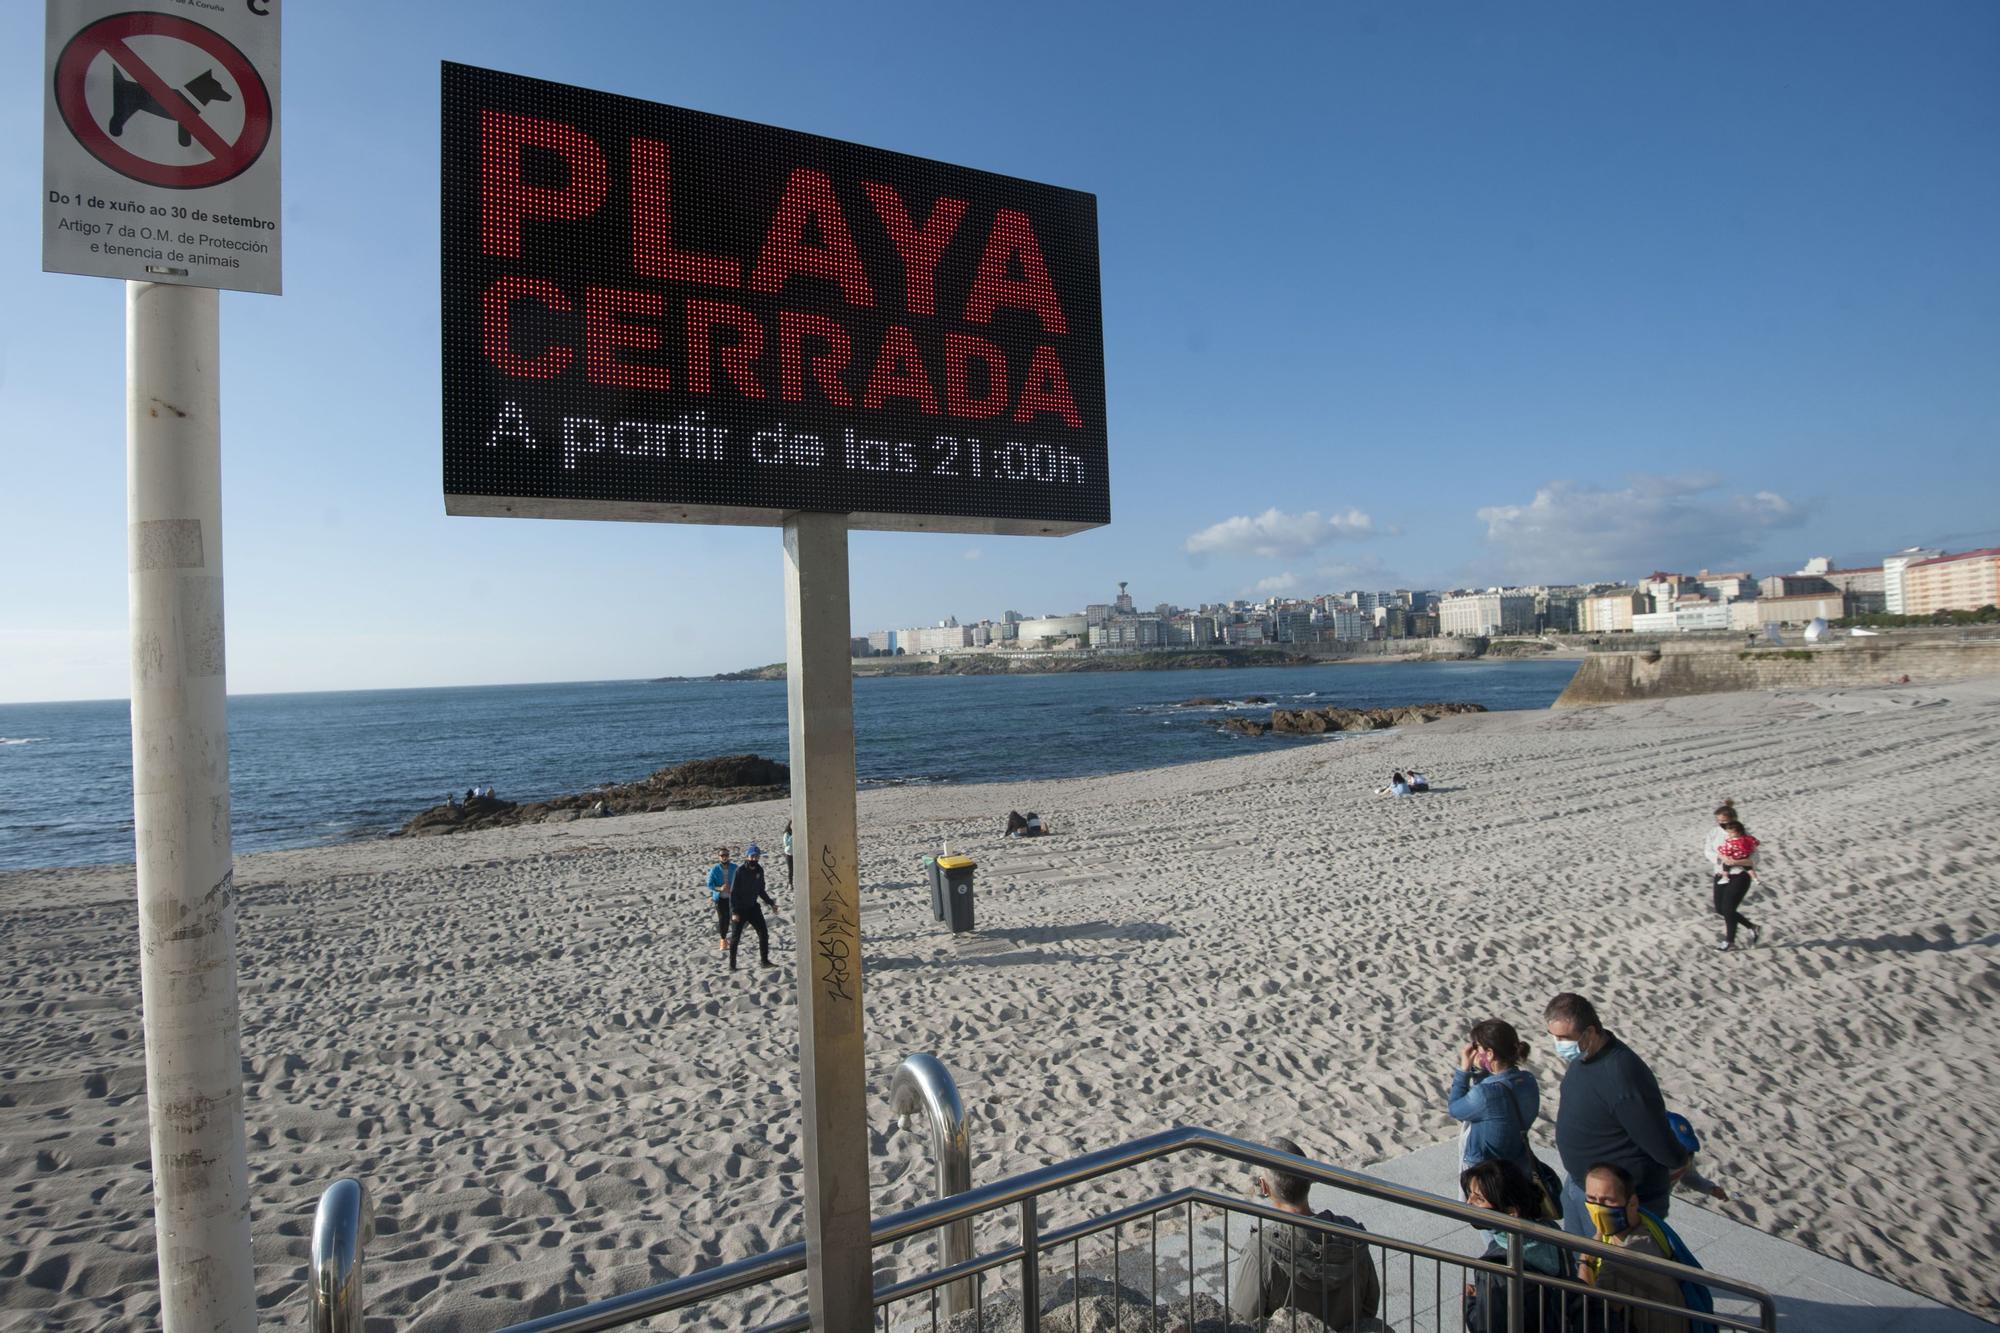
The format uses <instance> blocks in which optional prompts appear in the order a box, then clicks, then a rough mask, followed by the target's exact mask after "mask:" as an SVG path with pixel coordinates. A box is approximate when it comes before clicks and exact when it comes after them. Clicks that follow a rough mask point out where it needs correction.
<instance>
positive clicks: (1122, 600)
mask: <svg viewBox="0 0 2000 1333" xmlns="http://www.w3.org/2000/svg"><path fill="white" fill-rule="evenodd" d="M1113 605H1114V606H1116V607H1117V608H1118V613H1119V614H1120V615H1126V616H1129V615H1132V614H1134V608H1133V606H1132V594H1131V593H1129V592H1126V591H1125V584H1124V583H1123V582H1120V583H1119V585H1118V600H1117V601H1116V602H1114V603H1113Z"/></svg>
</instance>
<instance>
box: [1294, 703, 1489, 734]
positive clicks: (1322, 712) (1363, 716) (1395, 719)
mask: <svg viewBox="0 0 2000 1333" xmlns="http://www.w3.org/2000/svg"><path fill="white" fill-rule="evenodd" d="M1485 711H1486V705H1484V704H1404V705H1401V706H1399V707H1396V708H1279V709H1275V710H1273V711H1272V713H1271V730H1272V731H1275V732H1278V733H1279V734H1281V735H1286V736H1322V735H1325V734H1326V733H1327V732H1329V731H1387V730H1388V729H1389V728H1390V727H1416V726H1422V725H1423V724H1424V723H1426V722H1435V721H1437V720H1438V719H1439V718H1441V717H1451V716H1453V715H1454V714H1457V713H1483V712H1485Z"/></svg>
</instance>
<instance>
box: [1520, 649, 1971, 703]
mask: <svg viewBox="0 0 2000 1333" xmlns="http://www.w3.org/2000/svg"><path fill="white" fill-rule="evenodd" d="M1989 675H2000V638H1980V639H1970V640H1944V639H1920V640H1901V639H1889V638H1881V639H1838V640H1830V641H1827V642H1824V643H1818V644H1810V645H1788V646H1763V647H1746V646H1745V645H1744V641H1743V640H1742V639H1740V638H1732V639H1731V640H1730V641H1729V642H1727V643H1722V642H1715V641H1709V642H1699V643H1686V644H1679V643H1666V644H1661V645H1659V646H1657V647H1653V648H1647V649H1637V650H1634V651H1631V652H1610V653H1606V652H1595V653H1592V654H1590V656H1589V657H1587V658H1585V659H1584V661H1583V665H1582V666H1580V667H1579V668H1578V669H1577V673H1576V675H1575V676H1574V677H1572V678H1571V680H1570V683H1569V685H1568V687H1567V688H1565V689H1564V690H1563V692H1562V694H1561V695H1560V696H1559V697H1558V698H1557V699H1556V702H1555V706H1556V707H1557V708H1581V707H1591V706H1594V705H1599V704H1623V703H1633V702H1635V701H1638V700H1642V699H1671V698H1678V697H1683V696H1686V695H1694V694H1726V693H1730V692H1732V691H1737V690H1788V689H1789V690H1818V689H1844V688H1852V687H1856V686H1863V685H1887V684H1896V683H1901V682H1902V680H1903V678H1904V677H1906V676H1907V677H1908V678H1909V683H1910V684H1913V685H1935V684H1938V683H1940V682H1943V681H1948V680H1963V679H1965V678H1966V677H1968V676H1989Z"/></svg>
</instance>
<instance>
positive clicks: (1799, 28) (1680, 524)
mask: <svg viewBox="0 0 2000 1333" xmlns="http://www.w3.org/2000/svg"><path fill="white" fill-rule="evenodd" d="M42 17H43V16H42V13H41V9H40V7H39V6H33V5H16V6H10V7H7V8H6V9H5V11H4V12H0V38H4V39H5V51H6V53H7V54H6V55H5V57H4V60H5V61H6V62H8V63H6V64H5V65H0V68H4V69H5V70H6V71H7V72H8V73H10V74H11V75H12V78H11V80H10V86H13V87H15V88H17V89H34V88H38V87H39V85H40V78H41V74H40V69H41V65H40V62H41V59H42V45H43V33H42ZM391 23H393V24H394V25H395V26H394V31H396V32H397V33H398V36H399V40H398V42H397V43H395V44H394V45H393V46H391V47H390V48H387V49H383V48H382V47H381V44H380V43H379V42H375V41H371V40H370V34H372V33H374V32H378V31H381V30H384V29H385V28H386V25H389V24H391ZM286 24H287V30H286V35H287V38H288V40H287V42H286V49H285V61H286V65H285V79H284V96H285V104H284V107H283V112H282V115H283V134H284V161H285V170H286V183H285V200H286V204H285V207H286V219H285V221H286V294H285V295H284V296H283V297H258V296H247V295H240V294H234V293H232V294H228V295H225V296H224V297H223V299H222V382H223V393H224V398H223V456H224V464H223V466H224V497H223V505H224V522H225V528H226V534H225V568H226V578H227V591H226V597H227V619H228V631H229V643H228V653H229V678H230V684H231V687H232V688H233V689H234V690H235V691H237V692H241V693H263V692H272V691H287V690H310V689H342V688H356V689H359V688H375V687H404V686H422V685H434V684H437V685H441V684H480V683H501V682H516V681H547V680H577V679H603V678H632V677H640V676H648V675H658V674H688V675H697V674H707V673H712V672H715V671H723V670H730V669H734V668H736V667H739V666H741V665H743V664H744V663H746V662H753V661H770V660H774V659H776V658H778V657H780V656H782V653H783V637H782V630H781V626H782V623H783V615H782V603H781V600H780V589H779V572H780V568H781V564H780V554H779V542H778V538H777V534H776V533H775V532H772V531H757V530H749V529H729V528H691V527H675V526H657V527H655V526H646V525H636V524H610V523H607V524H592V523H575V522H568V523H562V522H550V523H529V522H520V521H508V520H496V519H472V518H457V519H448V518H447V517H446V516H445V515H444V512H443V504H442V496H441V488H440V478H439V454H440V444H439V396H440V395H439V385H438V380H439V364H438V359H439V353H438V346H439V344H438V326H437V292H438V267H437V262H438V260H437V249H436V245H437V240H436V238H437V198H438V174H437V168H438V161H437V141H436V138H435V135H436V125H437V89H438V62H439V61H441V60H447V59H449V60H455V61H464V62H468V63H474V64H479V65H482V66H485V67H489V68H494V69H500V70H507V71H512V72H517V73H521V74H526V75H534V76H539V77H544V78H550V79H555V80H558V81H563V82H569V83H574V84H578V85H582V86H586V87H592V88H601V89H604V90H607V91H611V92H617V93H624V94H630V95H634V96H640V97H647V98H653V99H657V100H661V101H667V102H672V103H675V104H678V105H684V106H688V107H693V108H697V109H701V110H707V111H712V112H716V113H719V114H724V115H731V116H738V117H742V118H744V119H748V120H753V121H758V122H761V123H767V124H774V125H780V126H785V127H790V128H797V129H803V130H810V131H814V132H817V133H822V134H826V135H830V136H833V137H837V138H842V139H847V140H851V141H854V142H858V143H864V144H870V145H875V146H880V147H883V148H887V149H891V150H896V151H901V152H908V153H913V154H916V155H919V156H925V157H931V158H936V159H938V160H942V161H946V162H952V163H962V164H965V165H968V166H973V167H977V168H980V169H983V170H988V171H994V172H999V173H1005V174H1010V175H1018V176H1021V177H1024V178H1028V179H1032V180H1038V181H1046V182H1049V183H1052V184H1056V185H1061V186H1066V187H1072V188H1077V189H1083V190H1088V191H1091V192H1092V193H1094V194H1095V195H1096V196H1097V199H1098V208H1099V218H1100V222H1099V227H1100V249H1101V253H1102V256H1103V309H1104V325H1105V339H1106V342H1105V355H1106V376H1107V385H1108V418H1109V423H1110V438H1111V491H1112V496H1111V512H1112V522H1111V525H1110V526H1109V527H1108V528H1104V529H1100V530H1096V531H1092V532H1089V533H1085V534H1082V535H1079V536H1076V537H1070V538H1065V539H1062V540H1060V541H1052V540H1040V539H1026V538H980V539H966V538H959V537H940V536H932V535H921V534H919V535H904V534H875V533H870V534H858V535H857V536H856V537H855V538H854V539H853V542H852V573H853V578H852V584H853V594H852V595H853V610H854V619H855V621H856V624H857V625H870V624H883V625H886V624H895V623H898V622H899V621H909V620H913V619H916V618H919V617H922V618H926V619H927V618H930V617H929V616H928V615H926V613H927V612H929V611H930V610H931V609H933V608H940V609H944V610H949V609H950V608H951V607H954V606H959V607H968V608H969V607H976V606H992V607H995V608H1004V607H1006V606H1007V605H1009V604H1010V602H1018V601H1019V600H1020V599H1021V598H1022V596H1023V595H1024V594H1023V593H1022V591H1021V590H1023V589H1032V590H1035V594H1034V595H1035V596H1036V597H1037V598H1046V599H1047V600H1048V601H1049V603H1050V604H1051V605H1050V607H1049V608H1047V609H1053V607H1055V606H1061V605H1066V604H1071V603H1074V604H1076V605H1083V604H1085V603H1087V602H1088V601H1090V600H1095V598H1096V597H1098V596H1100V595H1101V594H1099V593H1097V592H1095V591H1093V590H1095V589H1098V588H1101V587H1104V586H1108V585H1111V584H1115V582H1116V580H1117V579H1118V578H1119V577H1132V576H1134V575H1136V576H1137V578H1136V579H1135V580H1134V581H1135V582H1137V583H1141V584H1145V585H1148V586H1154V587H1157V588H1162V589H1164V588H1169V587H1172V588H1177V589H1180V590H1181V593H1180V594H1177V595H1185V594H1188V593H1191V592H1193V591H1195V590H1198V589H1203V588H1205V589H1208V590H1209V592H1208V593H1207V596H1208V597H1209V598H1211V599H1218V598H1219V599H1225V600H1226V599H1232V598H1235V597H1239V596H1241V597H1255V596H1262V595H1268V594H1271V593H1285V592H1294V591H1304V590H1316V589H1323V588H1341V587H1364V588H1367V587H1397V586H1403V587H1425V588H1437V587H1451V586H1470V585H1473V584H1478V585H1481V586H1486V585H1492V584H1498V583H1520V582H1527V581H1542V582H1570V581H1575V580H1579V579H1590V578H1597V577H1617V576H1618V575H1619V574H1620V572H1621V571H1634V572H1643V570H1644V569H1646V568H1652V567H1654V566H1656V565H1657V566H1660V567H1667V568H1672V567H1676V566H1679V565H1687V566H1688V567H1690V568H1692V567H1694V566H1695V565H1697V564H1699V563H1707V564H1708V565H1709V566H1710V567H1711V568H1714V567H1720V566H1723V565H1728V566H1730V567H1738V566H1743V565H1748V566H1749V567H1751V568H1755V569H1760V570H1766V569H1773V568H1777V567H1778V566H1779V565H1781V564H1792V563H1796V562H1797V560H1798V557H1797V556H1796V555H1795V554H1793V553H1795V552H1799V551H1808V552H1815V553H1826V554H1830V555H1832V556H1833V557H1834V558H1835V559H1836V560H1841V561H1846V560H1850V559H1855V558H1863V559H1873V558H1879V554H1880V552H1882V551H1891V550H1895V549H1898V548H1900V547H1903V546H1910V545H1940V546H1945V547H1949V548H1952V549H1964V548H1969V547H1977V546H1981V545H1985V544H1989V543H1991V542H1993V541H1996V540H2000V529H1995V528H1993V527H1991V526H1989V525H1990V524H1992V523H1993V521H1994V520H1993V518H1992V516H1991V513H1990V497H1991V496H1992V495H1993V494H1995V493H2000V449H1995V448H1994V443H1995V435H1996V427H2000V382H1996V379H1995V377H1994V376H1992V374H1991V373H1990V372H1991V366H1992V365H1993V364H1994V362H1995V360H1996V359H2000V357H1997V356H1996V354H2000V325H1996V323H1995V320H1994V318H1993V313H1992V312H1993V310H1994V309H1995V308H1996V305H1995V298H1996V294H2000V276H1996V274H1995V272H1994V266H1993V264H1992V263H1991V258H1990V239H1989V238H1990V236H1991V235H1992V234H1993V231H1994V230H1995V225H1996V219H2000V180H1996V179H1995V178H1994V176H1993V174H1992V173H1991V172H1990V171H1988V170H1986V164H1987V161H1988V159H1989V158H1990V153H1991V146H1992V126H1993V125H1994V124H1996V123H2000V85H1996V84H1995V82H1994V81H1993V80H1992V79H1991V77H1990V68H1989V65H1990V62H1989V61H1988V60H1987V59H1986V53H1988V52H1990V51H1991V50H1992V49H1994V46H1995V43H1996V42H2000V10H1995V9H1994V8H1993V7H1992V6H1990V5H1985V4H1980V3H1977V2H1976V0H1941V2H1940V3H1938V4H1936V5H1932V6H1927V7H1926V8H1925V9H1924V11H1923V13H1922V15H1921V16H1920V17H1919V18H1916V19H1913V18H1911V16H1909V15H1903V14H1889V13H1886V12H1884V11H1881V10H1879V9H1878V8H1876V7H1872V6H1868V5H1865V4H1861V3H1834V4H1830V5H1812V6H1810V7H1808V6H1806V5H1804V4H1776V5H1770V6H1760V7H1756V8H1753V9H1745V8H1743V7H1741V6H1734V5H1728V4H1722V3H1709V2H1707V0H1693V2H1691V3H1689V4H1686V5H1680V6H1675V7H1673V8H1672V9H1671V10H1629V11H1616V10H1588V9H1576V8H1566V7H1557V6H1546V7H1541V8H1535V9H1527V10H1516V11H1510V12H1507V13H1505V14H1501V13H1495V12H1490V11H1486V10H1481V9H1477V8H1474V7H1471V6H1461V7H1455V8H1453V7H1447V8H1442V9H1437V10H1431V11H1423V12H1416V11H1403V10H1394V9H1374V8H1365V7H1360V6H1355V7H1340V8H1326V7H1315V6H1292V7H1285V8H1276V9H1272V10H1268V11H1265V12H1263V13H1262V14H1261V15H1260V17H1259V19H1258V21H1257V22H1254V23H1235V24H1217V23H1215V22H1213V21H1212V13H1211V11H1207V10H1201V9H1196V8H1194V7H1191V6H1188V7H1175V6H1171V5H1169V6H1152V7H1147V8H1146V9H1144V10H1137V9H1131V8H1126V7H1120V6H1104V7H1096V8H1091V9H1088V10H1086V11H1081V12H1079V11H1075V10H1074V9H1073V8H1072V9H1059V8H1056V7H1054V6H1036V5H1032V4H1031V5H1028V6H1027V7H1026V8H1024V9H1021V10H1020V21H1019V22H1017V23H1014V24H1010V25H1007V26H1006V27H1005V28H1004V29H1003V30H998V31H992V30H989V27H988V25H984V24H981V23H980V22H979V21H978V20H977V18H976V16H973V15H970V14H966V15H960V14H957V13H955V12H950V11H946V12H942V13H940V12H937V11H935V10H931V9H919V8H917V7H915V6H908V7H905V8H902V9H897V8H894V7H890V8H885V9H879V10H875V11H871V12H870V13H869V15H868V16H867V17H866V18H865V19H863V20H857V19H856V18H855V17H854V16H852V15H846V14H841V13H838V12H832V11H806V12H794V11H791V10H780V9H777V8H775V7H768V6H759V5H745V6H739V7H728V8H725V9H720V10H717V9H708V10H689V11H685V12H681V11H676V12H674V13H672V14H667V13H664V12H662V11H659V10H656V9H655V8H653V7H650V6H645V5H640V4H636V3H628V4H615V3H607V4H605V5H602V6H596V7H593V8H592V10H591V11H590V18H589V21H587V22H584V21H578V22H570V23H564V24H560V25H555V24H551V23H550V21H549V11H548V10H547V9H546V8H545V7H543V6H538V5H532V4H528V3H525V2H524V0H500V2H496V3H494V4H492V5H489V6H485V7H483V8H482V9H481V10H480V14H479V22H478V23H477V24H476V25H470V24H467V23H466V22H465V21H464V17H463V11H456V10H451V9H449V8H447V7H424V8H419V9H414V10H413V9H410V8H408V7H405V6H390V5H388V4H386V3H381V0H357V3H355V4H353V5H350V6H343V7H340V8H339V9H338V10H328V9H325V8H323V7H316V6H298V7H296V8H295V9H294V10H290V11H288V13H287V18H286ZM614 33H615V34H616V37H617V40H610V35H611V34H614ZM1058 35H1059V36H1058ZM1274 36H1281V37H1282V38H1283V40H1273V37H1274ZM974 49H977V50H979V51H980V52H981V58H980V59H978V60H975V61H967V60H965V59H964V58H963V53H964V52H966V51H968V50H974ZM359 68H366V69H368V70H370V71H371V73H372V82H371V87H372V88H373V89H374V90H375V91H374V92H373V93H372V94H371V96H370V97H369V98H366V99H353V98H350V97H347V96H344V95H343V91H344V90H345V89H346V88H347V87H348V86H350V84H351V82H352V77H353V71H354V70H356V69H359ZM862 72H865V73H867V74H868V75H869V77H867V78H866V79H865V81H861V82H857V77H856V76H857V73H862ZM885 72H892V76H885ZM878 76H879V77H878ZM1690 90H1699V95H1698V96H1697V95H1691V92H1690ZM40 151H41V147H40V143H39V141H38V136H35V135H20V136H14V138H13V139H11V140H9V141H8V142H7V143H6V144H4V145H0V181H4V183H5V184H6V185H7V187H8V188H9V189H10V190H11V191H12V193H13V194H14V196H15V197H17V198H26V197H28V194H29V193H30V192H32V191H33V190H34V189H35V188H36V183H37V182H38V180H39V169H40ZM28 218H29V213H26V212H23V213H20V214H19V215H18V216H15V215H9V216H6V217H0V246H4V247H5V248H6V250H7V252H8V253H9V254H11V255H13V256H14V261H13V263H12V264H11V265H10V267H9V268H8V269H7V271H6V274H5V276H4V278H0V292H4V294H5V296H6V299H7V303H8V307H9V309H10V310H11V311H13V312H15V315H16V318H15V319H14V320H13V321H10V336H9V337H8V338H7V339H6V341H5V342H4V343H0V461H4V466H5V474H4V475H5V476H6V479H7V489H6V495H7V498H8V500H9V501H10V504H9V505H8V511H7V512H8V521H7V523H5V524H4V525H0V564H4V567H5V568H6V569H8V571H9V573H8V574H7V575H5V576H4V578H0V701H31V700H39V699H69V698H107V697H122V696H123V695H124V693H125V691H126V689H127V677H128V671H129V667H128V657H129V654H128V648H127V641H126V634H127V630H126V600H127V592H126V577H125V576H126V570H125V544H124V535H125V534H124V522H125V512H124V500H125V496H124V422H123V417H124V399H123V393H122V383H123V373H124V367H123V336H122V328H121V311H122V305H123V293H122V291H120V290H119V288H118V286H117V285H116V284H115V283H111V282H108V281H105V280H101V279H88V278H80V277H70V276H63V275H51V274H42V273H38V272H36V271H35V265H36V261H35V259H34V258H33V256H34V254H35V253H36V250H37V246H38V241H39V237H38V236H37V235H35V234H34V232H33V231H32V229H31V227H30V225H29V222H28ZM1904 461H1908V462H1909V463H1911V464H1912V466H1911V467H1910V468H1909V470H1907V471H1892V468H1893V464H1895V463H1898V462H1904ZM1153 600H1154V601H1158V600H1160V598H1159V597H1157V596H1156V597H1155V598H1154V599H1153Z"/></svg>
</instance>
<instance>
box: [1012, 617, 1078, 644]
mask: <svg viewBox="0 0 2000 1333" xmlns="http://www.w3.org/2000/svg"><path fill="white" fill-rule="evenodd" d="M1019 630H1020V636H1021V646H1022V647H1023V648H1039V647H1041V646H1042V640H1044V639H1053V640H1055V641H1056V642H1061V641H1062V640H1064V639H1084V638H1087V636H1088V635H1089V634H1090V621H1089V619H1088V618H1087V617H1084V616H1039V617H1036V618H1035V619H1033V620H1023V621H1022V622H1021V623H1020V626H1019Z"/></svg>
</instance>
